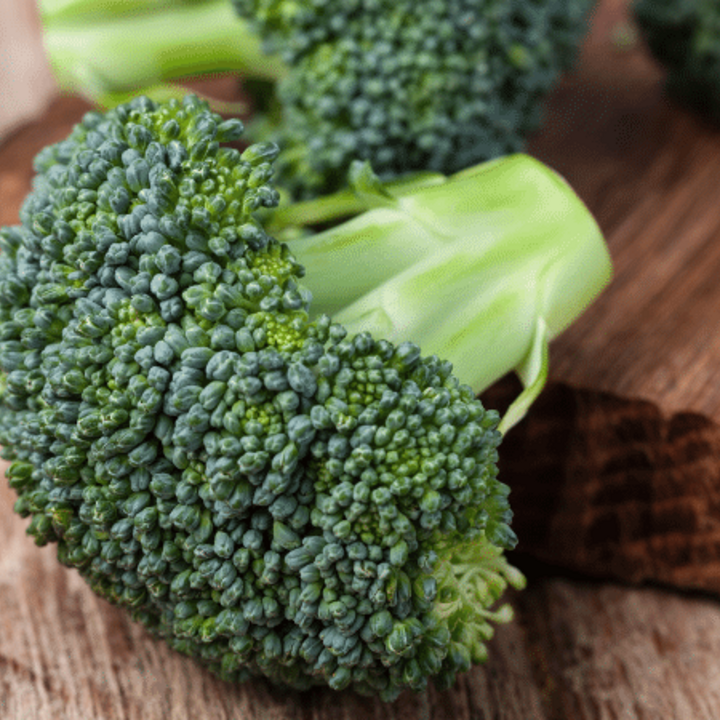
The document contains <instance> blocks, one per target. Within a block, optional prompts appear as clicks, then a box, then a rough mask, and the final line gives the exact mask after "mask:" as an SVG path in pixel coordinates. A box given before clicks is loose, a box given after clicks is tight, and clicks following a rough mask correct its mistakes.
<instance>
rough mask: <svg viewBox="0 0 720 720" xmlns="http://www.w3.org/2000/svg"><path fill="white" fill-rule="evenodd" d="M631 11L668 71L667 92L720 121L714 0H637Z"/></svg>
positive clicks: (719, 23) (719, 40)
mask: <svg viewBox="0 0 720 720" xmlns="http://www.w3.org/2000/svg"><path fill="white" fill-rule="evenodd" d="M633 13H634V16H635V19H636V20H637V23H638V25H639V27H640V30H641V32H642V34H643V37H644V39H645V40H646V42H647V44H648V46H649V48H650V51H651V52H652V54H653V55H654V56H655V58H657V60H658V61H659V62H661V63H662V64H663V65H664V66H665V67H666V69H667V72H668V75H667V88H668V91H669V92H670V94H671V95H672V96H673V97H674V98H676V99H677V100H678V101H680V102H681V103H683V104H685V105H687V106H688V107H691V108H694V109H695V110H697V111H698V112H700V113H701V114H703V115H705V116H706V117H708V118H709V119H711V120H713V121H714V122H716V123H720V4H718V2H717V0H636V1H635V4H634V5H633Z"/></svg>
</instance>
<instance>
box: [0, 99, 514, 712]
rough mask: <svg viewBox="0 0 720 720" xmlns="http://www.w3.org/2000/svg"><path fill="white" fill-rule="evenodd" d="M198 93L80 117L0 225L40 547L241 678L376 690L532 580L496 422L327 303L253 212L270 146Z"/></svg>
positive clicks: (415, 358) (471, 658) (457, 665)
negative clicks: (341, 318) (315, 310)
mask: <svg viewBox="0 0 720 720" xmlns="http://www.w3.org/2000/svg"><path fill="white" fill-rule="evenodd" d="M241 130H242V126H241V124H240V123H239V122H238V121H235V120H228V121H222V120H221V119H220V118H219V117H218V116H217V115H214V114H213V113H211V112H210V111H209V110H208V108H207V106H206V105H205V104H204V103H202V102H200V101H198V100H197V99H196V98H193V97H188V98H186V99H185V100H184V101H183V102H182V103H180V102H178V101H175V100H173V101H170V102H168V103H165V104H161V105H160V104H155V103H154V102H152V101H150V100H148V99H147V98H138V99H136V100H134V101H132V102H131V103H129V104H126V105H121V106H119V107H117V108H116V109H114V110H111V111H109V112H108V113H107V114H105V115H103V114H100V113H97V112H92V113H88V114H87V115H86V116H85V117H84V118H83V120H82V122H81V123H80V124H79V125H78V126H77V127H76V128H75V129H74V130H73V131H72V133H71V134H70V136H69V137H68V139H67V140H65V141H63V142H60V143H58V144H56V145H53V146H50V147H48V148H47V149H45V150H44V151H42V152H41V153H40V154H39V155H38V157H37V158H36V161H35V168H36V171H37V176H36V179H35V183H34V189H33V192H32V193H31V194H30V195H29V196H28V198H27V200H26V202H25V204H24V206H23V208H22V210H21V215H20V219H21V225H19V226H17V227H9V228H3V229H2V231H0V245H1V247H2V254H1V255H0V367H2V371H3V372H2V390H1V400H2V404H1V407H0V443H2V445H3V446H4V448H5V449H4V453H3V457H5V458H7V459H9V460H12V464H11V465H10V468H9V470H8V480H9V483H10V485H11V486H12V487H13V488H14V489H15V491H16V492H17V494H18V500H17V503H16V505H15V509H16V511H17V512H18V513H20V514H21V515H22V516H23V517H30V518H31V521H30V525H29V528H28V532H29V533H30V534H31V535H33V536H34V538H35V540H36V542H37V543H38V544H39V545H44V544H46V543H50V542H54V543H56V544H57V547H58V556H59V558H60V560H61V561H62V562H63V563H64V564H66V565H68V566H70V567H74V568H77V569H78V571H79V572H80V573H81V574H82V575H83V576H84V577H85V579H86V580H87V582H88V583H89V584H90V586H91V587H92V588H93V589H94V590H95V591H96V592H97V593H99V594H100V595H101V596H103V597H105V598H107V599H108V600H110V601H111V602H113V603H116V604H119V605H122V606H125V607H127V608H129V609H130V610H131V612H132V615H133V617H134V618H135V619H136V620H138V621H140V622H142V623H143V624H144V625H145V626H147V627H148V628H149V629H150V630H151V631H152V632H154V633H156V634H158V635H160V636H162V637H164V638H166V640H167V641H168V642H169V643H170V645H171V646H172V647H174V648H176V649H177V650H179V651H181V652H184V653H187V654H189V655H192V656H195V657H197V658H199V659H201V660H202V661H203V662H204V663H205V664H207V665H208V666H209V667H210V668H211V669H212V670H213V671H214V672H217V673H219V674H220V675H221V676H222V677H223V678H226V679H228V680H245V679H247V678H249V677H251V676H255V675H262V676H266V677H268V678H270V679H271V680H273V681H276V682H280V683H283V684H287V685H290V686H293V687H296V688H306V687H309V686H311V685H316V684H327V685H329V686H330V687H332V688H335V689H340V688H344V687H352V688H354V689H355V690H357V691H359V692H363V693H370V694H378V695H379V696H380V697H382V698H384V699H386V700H389V699H392V698H394V697H396V696H397V694H398V693H399V692H400V691H402V690H403V689H404V688H412V689H414V690H420V689H422V688H424V687H425V686H426V684H427V680H428V678H429V677H434V678H435V680H436V682H437V683H439V684H440V685H441V686H444V685H448V684H450V683H452V682H453V680H454V678H455V675H456V673H457V672H460V671H465V670H467V669H468V668H469V667H470V665H471V663H473V662H479V661H481V660H482V659H483V658H484V654H485V646H484V642H485V641H486V640H487V639H488V638H489V637H490V635H491V634H492V628H491V624H490V623H491V622H502V621H506V620H507V619H508V618H509V615H508V608H507V607H501V608H500V609H493V608H495V607H496V601H497V600H498V599H499V597H500V595H501V594H502V592H503V591H504V589H505V588H506V586H507V585H508V583H510V584H513V585H516V586H518V585H520V584H521V583H522V578H521V577H520V576H519V573H517V571H515V570H513V568H511V567H510V566H509V565H508V564H507V562H506V561H505V559H504V557H503V555H502V550H503V549H505V548H511V547H512V546H513V545H514V543H515V537H514V535H513V533H512V531H511V530H510V528H509V527H508V522H509V519H510V517H511V513H510V510H509V506H508V502H507V494H508V489H507V487H505V486H504V485H503V484H501V483H500V482H499V481H498V479H497V467H496V461H497V446H498V444H499V442H500V433H499V432H498V431H497V425H498V419H499V418H498V415H497V413H495V412H493V411H486V410H485V409H484V408H483V406H482V404H481V403H480V402H479V401H478V400H477V399H476V398H475V397H474V394H473V392H472V390H471V389H470V388H469V387H468V386H466V385H463V384H461V383H460V382H459V381H458V379H457V378H456V377H454V375H453V373H452V367H451V365H450V363H448V362H444V361H442V360H440V359H438V358H437V357H435V356H431V357H425V356H423V355H422V354H421V351H420V349H419V348H418V347H417V346H415V345H413V344H411V343H408V342H403V343H400V344H398V345H393V344H392V343H390V342H388V341H385V340H382V339H376V338H374V337H373V336H371V335H370V334H369V333H360V334H357V335H355V336H350V335H349V334H348V333H347V332H346V331H345V330H344V329H343V327H341V326H340V325H338V324H334V323H332V322H331V321H330V319H329V318H328V317H327V316H321V317H319V318H317V319H316V320H313V321H310V320H309V302H310V297H309V293H308V292H307V291H306V290H305V289H304V288H303V287H302V285H301V284H300V278H301V277H302V275H303V273H304V270H303V268H302V266H301V265H300V264H299V263H298V262H297V261H296V260H295V259H294V257H293V256H292V255H291V253H290V251H289V250H288V248H287V247H286V246H285V245H283V244H281V243H279V242H278V241H276V240H275V239H273V238H272V237H270V236H269V235H268V234H267V233H266V232H265V230H264V229H263V227H262V226H261V225H260V224H259V222H258V221H257V220H256V219H255V218H254V213H255V211H257V210H258V209H260V208H269V207H273V206H274V205H276V203H277V201H278V195H277V192H276V191H275V189H274V188H273V185H272V174H273V166H272V163H273V161H274V159H275V157H276V155H277V148H276V147H275V146H274V145H271V144H258V145H253V146H251V147H250V148H248V149H247V150H245V151H244V152H242V153H241V152H240V151H238V150H236V149H233V148H229V147H223V146H222V144H223V143H227V142H230V141H233V140H236V139H237V138H238V137H239V135H240V133H241Z"/></svg>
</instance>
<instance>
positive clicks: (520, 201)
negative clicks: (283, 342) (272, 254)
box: [289, 155, 611, 431]
mask: <svg viewBox="0 0 720 720" xmlns="http://www.w3.org/2000/svg"><path fill="white" fill-rule="evenodd" d="M369 188H370V189H371V188H372V183H369V182H365V183H364V185H363V188H362V190H363V192H364V193H365V194H368V189H369ZM371 195H372V193H369V198H368V199H367V202H366V206H367V205H368V204H375V205H377V206H379V207H375V208H374V209H371V210H368V211H367V212H365V213H363V214H362V215H358V216H357V217H355V218H353V219H352V220H349V221H348V222H345V223H343V224H342V225H339V226H336V227H334V228H332V229H330V230H327V231H325V232H322V233H319V234H317V235H314V236H311V237H307V238H299V239H296V240H293V241H291V242H289V245H290V248H291V250H292V251H293V253H294V254H295V255H296V257H297V258H298V260H299V261H300V262H301V263H302V264H303V265H304V266H305V267H306V269H307V275H306V276H305V278H304V280H303V282H304V283H305V284H306V285H307V287H308V288H309V290H310V291H311V292H312V294H313V304H312V308H313V310H314V311H315V312H316V313H318V314H320V313H328V314H329V315H331V316H332V317H333V318H334V319H335V320H337V321H338V322H340V323H342V324H343V325H344V326H345V327H346V328H347V329H348V330H349V331H350V332H351V333H358V332H362V331H370V332H371V333H373V334H374V335H376V336H378V337H384V338H387V339H388V340H391V341H392V342H395V343H400V342H403V341H405V340H411V341H413V342H415V343H417V344H418V345H420V347H422V349H423V352H424V353H427V354H437V355H439V356H441V357H443V358H446V359H449V360H451V361H452V363H453V365H454V368H455V374H456V375H457V376H458V377H459V378H460V379H461V380H462V381H463V382H465V383H467V384H469V385H471V386H472V388H473V389H474V390H475V391H476V392H481V391H482V390H484V389H486V388H487V387H488V386H489V385H491V384H492V383H493V382H495V381H496V380H498V379H499V378H500V377H502V376H503V375H505V374H506V373H507V372H509V371H511V370H516V371H517V372H518V374H519V376H520V378H521V380H522V381H523V383H524V384H525V386H526V388H527V390H526V392H525V393H524V394H523V395H522V396H521V397H520V398H518V401H517V403H516V404H515V406H514V407H513V408H512V410H511V412H510V413H509V414H508V416H507V418H506V419H505V420H504V421H503V426H502V429H503V430H504V431H505V430H507V429H509V427H511V426H512V425H513V424H514V423H515V422H517V421H518V420H519V419H520V418H521V417H522V416H523V415H524V413H525V411H526V410H527V408H528V407H529V405H530V404H531V402H532V400H534V399H535V397H536V396H537V395H538V393H539V392H540V390H541V389H542V386H543V384H544V381H545V377H546V376H547V344H548V342H549V341H550V340H551V339H552V338H553V337H555V336H556V335H557V334H558V333H560V332H561V331H562V330H563V329H564V328H565V327H567V325H569V324H570V322H572V321H573V320H574V319H575V318H576V317H577V316H578V315H580V314H581V313H582V312H583V311H584V309H585V307H586V306H587V305H588V304H589V303H590V302H591V300H592V299H593V298H594V297H595V296H596V295H597V294H598V292H599V291H600V290H601V289H602V288H603V286H604V285H605V284H606V283H607V282H608V280H609V278H610V274H611V264H610V258H609V256H608V252H607V248H606V246H605V243H604V242H603V238H602V234H601V232H600V230H599V228H598V226H597V224H596V223H595V221H594V219H593V217H592V215H591V214H590V213H589V212H588V210H587V208H586V207H585V206H584V205H583V203H582V202H581V201H580V199H579V198H578V197H577V196H576V195H575V193H574V192H573V190H572V189H571V188H570V187H569V185H567V184H566V183H565V182H564V181H563V180H562V179H561V178H560V177H559V176H558V175H556V174H555V173H554V172H553V171H552V170H550V169H549V168H547V167H545V166H544V165H542V164H541V163H539V162H538V161H536V160H534V159H532V158H530V157H528V156H525V155H516V156H512V157H509V158H504V159H501V160H495V161H492V162H489V163H485V164H483V165H480V166H478V167H476V168H471V169H469V170H466V171H463V172H462V173H459V174H458V175H455V176H453V177H451V178H448V179H447V181H446V182H444V183H433V184H432V185H431V186H429V187H422V188H420V189H417V190H416V191H415V192H409V193H407V194H393V192H392V190H391V189H390V188H389V186H384V187H383V188H382V189H379V190H377V191H376V192H375V195H374V198H373V197H371Z"/></svg>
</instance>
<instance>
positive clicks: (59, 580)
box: [0, 0, 720, 720]
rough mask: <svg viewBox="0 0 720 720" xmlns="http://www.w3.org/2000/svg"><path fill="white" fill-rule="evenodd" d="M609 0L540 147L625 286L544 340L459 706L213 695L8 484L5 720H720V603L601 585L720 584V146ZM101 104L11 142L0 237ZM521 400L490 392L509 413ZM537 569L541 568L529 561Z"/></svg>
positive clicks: (346, 697)
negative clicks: (518, 569)
mask: <svg viewBox="0 0 720 720" xmlns="http://www.w3.org/2000/svg"><path fill="white" fill-rule="evenodd" d="M626 17H627V16H626V13H625V0H603V1H602V2H601V4H600V6H599V9H598V11H597V12H596V15H595V17H594V23H593V30H592V34H591V36H590V38H589V40H588V43H587V45H586V47H585V50H584V53H583V56H582V58H581V62H580V65H579V68H578V70H577V72H576V73H574V74H573V75H572V76H570V77H569V78H567V80H566V81H565V82H564V83H563V84H562V86H561V87H560V88H559V89H558V92H557V93H555V95H554V96H553V98H552V99H551V101H550V103H549V104H548V113H547V118H546V122H545V125H544V128H543V130H542V132H541V133H540V134H539V135H538V137H537V138H535V140H534V142H533V145H532V151H533V153H534V154H535V155H536V156H537V157H539V158H540V159H542V160H544V161H545V162H547V163H548V164H550V165H552V166H553V167H555V168H556V169H558V170H559V171H560V172H561V173H563V175H565V177H566V178H567V179H568V180H569V181H570V182H571V184H572V185H573V186H574V187H575V188H576V190H577V191H578V192H579V193H580V195H581V197H583V199H584V200H585V201H586V203H587V204H588V206H589V207H590V209H591V210H592V211H593V212H594V213H595V215H596V216H597V218H598V221H599V222H600V225H601V226H602V228H603V230H604V231H605V233H606V235H607V238H608V241H609V245H610V248H611V252H612V255H613V259H614V262H615V266H616V275H615V280H614V282H613V283H612V285H611V286H610V287H609V288H608V290H607V292H606V293H605V294H604V295H603V297H602V298H601V299H600V300H599V301H598V302H597V303H596V304H595V305H594V306H593V307H592V308H590V309H589V311H588V313H587V314H586V315H585V317H584V318H583V319H582V320H581V321H580V322H578V323H577V325H575V326H574V327H573V328H571V329H570V330H569V331H568V332H566V333H565V334H564V335H563V336H562V337H561V338H559V339H558V340H557V341H556V342H555V344H554V346H553V350H552V362H553V370H552V382H551V384H550V386H549V388H548V390H547V392H545V393H544V394H543V396H542V398H541V400H540V401H539V403H538V404H537V405H536V406H535V407H534V408H533V410H532V411H531V413H530V416H529V417H528V418H527V420H526V421H525V422H524V423H523V424H521V425H519V426H518V427H517V428H515V429H513V431H512V432H511V433H510V434H509V435H508V437H507V438H506V440H505V443H504V446H503V454H502V457H503V459H502V473H503V476H504V479H505V480H506V481H507V482H508V483H509V484H510V485H511V486H512V487H513V495H512V496H511V498H512V501H513V506H514V507H515V511H516V522H515V527H516V529H517V531H518V534H519V535H520V538H521V544H520V550H521V554H519V555H517V556H516V558H517V560H518V561H519V562H523V563H524V565H523V566H524V567H526V568H527V569H528V570H529V571H530V572H531V574H530V584H529V587H528V589H527V590H526V591H524V592H523V593H519V594H516V595H512V596H511V602H512V604H513V606H514V607H515V609H516V619H515V621H514V622H513V623H511V624H509V625H506V626H503V627H501V628H499V629H498V631H497V633H496V636H495V638H494V639H493V640H492V641H491V644H490V660H489V662H488V664H487V665H486V666H484V667H480V668H476V669H474V670H473V671H472V672H470V673H468V674H467V675H466V676H464V677H463V678H461V679H460V681H459V682H458V684H457V687H456V688H454V689H453V690H450V691H448V692H445V693H437V692H436V691H435V690H433V689H431V690H429V691H428V692H427V693H423V694H420V695H412V694H409V693H408V694H405V695H403V696H402V697H401V698H400V699H399V700H398V701H397V702H395V703H392V704H382V703H380V702H379V701H377V700H375V699H372V698H371V699H367V698H358V697H357V696H355V695H353V694H351V693H340V694H337V693H333V692H331V691H326V690H319V689H318V690H314V691H312V692H308V693H296V692H289V691H284V690H279V689H277V688H273V687H271V686H269V685H267V684H265V683H264V682H262V681H257V682H252V683H246V684H244V685H229V684H226V683H223V682H221V681H219V680H217V679H216V678H214V677H213V676H212V675H210V674H209V673H207V672H206V671H205V670H204V669H202V668H200V667H199V666H198V665H197V664H196V663H195V662H193V661H192V660H190V659H188V658H185V657H182V656H180V655H178V654H176V653H174V652H172V651H171V650H169V649H168V648H167V646H165V645H164V644H163V643H162V642H159V641H156V640H155V639H153V638H151V637H149V636H148V634H147V633H146V632H145V631H144V630H143V629H142V628H140V627H139V626H137V625H135V624H134V623H132V622H131V621H130V620H129V619H128V617H127V615H126V614H125V613H124V612H123V611H122V610H120V609H118V608H115V607H112V606H110V605H109V604H108V603H106V602H105V601H103V600H101V599H99V598H97V597H96V596H95V595H94V594H93V593H92V592H91V591H90V590H89V589H88V588H87V587H86V586H85V584H84V583H83V581H82V580H81V579H80V577H79V576H78V575H77V574H76V573H75V572H73V571H69V570H67V569H65V568H63V567H61V566H60V565H59V564H58V563H57V561H56V559H55V551H54V549H53V548H51V547H46V548H37V547H35V546H34V545H33V543H32V541H31V539H30V538H28V537H27V536H26V535H25V534H24V528H25V526H26V525H27V522H26V521H24V520H22V519H20V518H19V517H18V516H16V515H14V514H13V513H12V511H11V507H12V503H13V501H14V496H13V494H12V493H11V492H10V490H9V489H8V488H7V487H5V486H4V484H3V486H2V487H1V488H0V548H2V552H0V717H2V718H3V719H4V718H8V719H9V720H20V719H22V720H47V719H48V718H59V719H60V720H86V719H87V718H101V719H102V720H125V719H130V720H135V719H139V718H143V719H145V718H163V719H164V718H172V719H173V720H175V719H178V720H181V719H183V718H203V720H220V719H226V718H227V719H230V718H233V719H234V720H260V719H263V720H264V719H265V718H268V719H277V720H330V719H331V718H332V719H335V718H338V719H339V720H343V719H347V720H350V719H351V718H352V719H353V720H355V719H357V720H369V719H370V718H372V719H373V720H411V719H417V720H489V719H490V718H492V719H493V720H616V719H617V720H621V719H622V720H689V719H690V718H692V720H715V719H716V718H718V717H720V691H719V690H718V688H720V661H718V657H720V630H719V629H718V628H720V604H718V603H717V602H716V600H715V599H713V598H707V597H699V596H695V597H693V596H685V595H682V594H679V593H677V592H668V591H664V590H659V589H648V588H639V587H629V586H623V585H618V584H611V583H609V582H597V581H585V580H581V579H577V578H575V579H570V578H564V579H562V578H560V577H558V571H556V570H553V569H552V568H551V566H553V565H554V566H556V567H561V566H562V567H564V568H571V569H573V570H579V571H582V572H583V573H586V574H587V573H592V574H595V575H599V576H603V577H605V578H614V579H621V580H626V581H633V582H639V581H642V580H655V581H661V582H664V583H668V584H675V585H677V586H681V587H699V588H705V589H709V590H713V591H716V592H717V591H720V579H718V578H720V568H718V558H720V536H719V532H720V531H719V530H718V528H720V507H719V505H720V500H719V498H718V493H719V490H718V488H720V462H719V461H718V458H719V457H720V454H719V451H720V430H719V429H718V422H720V387H717V384H716V383H715V382H714V377H715V372H714V368H715V367H717V366H718V363H717V362H716V361H717V360H720V332H717V330H718V325H720V313H719V312H718V310H720V289H718V284H717V282H716V277H717V275H718V270H719V269H720V244H719V243H718V242H716V239H717V236H718V228H720V210H719V209H718V208H717V193H716V191H715V187H716V186H717V181H716V176H717V172H716V168H718V167H720V134H719V133H717V132H715V131H714V130H712V129H710V128H707V127H705V126H703V125H702V124H701V123H700V122H698V121H697V120H695V119H694V118H692V116H690V115H688V114H687V113H685V112H684V111H682V110H680V109H679V108H677V107H674V106H673V105H672V104H671V103H669V102H668V101H667V100H666V98H665V96H664V94H663V92H662V73H661V71H660V70H659V68H658V67H657V66H656V65H655V64H654V63H653V62H652V61H651V60H650V59H649V58H648V56H647V53H645V51H644V49H643V48H642V46H636V47H634V48H632V49H630V50H625V51H620V50H618V49H616V48H615V47H614V45H613V36H614V32H615V29H616V28H617V27H618V23H621V22H623V21H624V20H625V19H626ZM87 109H89V106H88V105H87V104H86V103H84V102H83V101H80V100H77V99H73V98H62V99H60V100H58V101H57V102H56V103H55V104H54V105H53V106H52V108H51V109H50V112H49V113H47V114H46V116H45V117H44V118H42V120H41V121H40V122H37V123H33V124H31V125H29V126H27V127H25V128H24V129H23V130H21V131H19V132H18V133H16V134H15V135H14V136H13V137H12V138H11V139H10V140H9V141H8V142H7V143H5V144H4V145H3V146H2V147H0V197H2V200H3V202H2V204H0V225H5V224H13V223H15V222H17V212H18V208H19V204H20V202H21V199H22V197H23V196H24V195H25V193H26V192H27V191H28V189H29V185H30V179H31V176H32V171H31V168H30V159H31V158H32V156H33V155H34V154H35V153H36V152H37V151H38V150H39V149H40V148H41V147H42V146H44V145H45V144H47V143H49V142H53V141H56V140H58V139H60V138H62V137H63V136H64V135H66V134H67V132H68V130H69V129H70V127H71V126H72V124H74V123H75V122H76V121H77V120H78V119H79V118H80V117H81V116H82V114H83V113H84V112H85V111H86V110H87ZM514 390H515V386H514V383H513V381H512V380H507V381H505V382H503V383H500V384H498V385H497V386H496V387H495V388H493V389H492V390H491V392H490V393H488V395H487V399H488V402H489V403H490V404H493V405H499V406H502V405H503V404H506V403H507V402H508V401H509V398H510V397H511V395H512V393H513V392H514ZM529 556H533V557H534V558H539V559H540V560H542V561H543V562H544V563H545V565H542V566H540V567H539V568H537V567H536V566H533V564H532V563H529V562H527V558H528V557H529Z"/></svg>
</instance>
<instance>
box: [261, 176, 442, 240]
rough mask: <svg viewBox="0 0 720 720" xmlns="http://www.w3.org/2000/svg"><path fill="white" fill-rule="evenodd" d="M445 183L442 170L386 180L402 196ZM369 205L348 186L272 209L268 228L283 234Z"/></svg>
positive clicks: (339, 217) (397, 194) (386, 184)
mask: <svg viewBox="0 0 720 720" xmlns="http://www.w3.org/2000/svg"><path fill="white" fill-rule="evenodd" d="M445 182H447V177H446V176H445V175H442V174H441V173H433V172H419V173H412V174H410V175H406V176H404V177H401V178H397V179H395V180H391V181H389V182H387V183H385V188H386V189H387V190H388V191H389V192H390V193H392V195H394V196H395V197H400V196H402V195H409V194H411V193H413V192H415V191H417V190H420V189H421V188H426V187H432V186H434V185H442V184H443V183H445ZM367 205H368V203H367V199H366V198H365V197H362V196H360V195H359V194H358V193H357V191H356V189H355V188H347V189H345V190H340V191H338V192H336V193H333V194H332V195H323V196H321V197H319V198H316V199H313V200H305V201H301V202H295V203H290V204H286V205H281V206H280V207H279V208H277V209H276V210H273V212H272V215H271V216H270V219H269V221H268V224H267V227H268V230H269V231H270V232H272V233H275V234H280V233H282V232H283V231H284V230H286V229H287V228H293V229H295V228H298V227H308V226H312V225H322V224H324V223H329V222H332V221H334V220H341V219H343V218H347V217H350V216H352V215H357V214H358V213H361V212H363V211H364V210H367Z"/></svg>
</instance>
